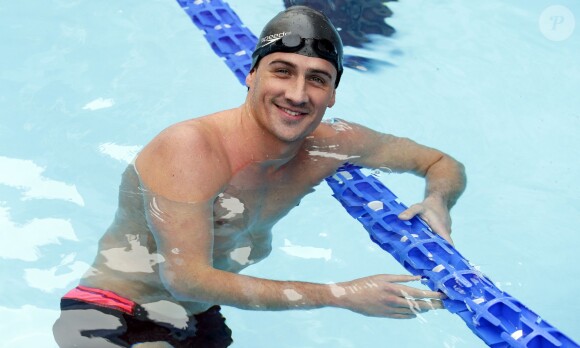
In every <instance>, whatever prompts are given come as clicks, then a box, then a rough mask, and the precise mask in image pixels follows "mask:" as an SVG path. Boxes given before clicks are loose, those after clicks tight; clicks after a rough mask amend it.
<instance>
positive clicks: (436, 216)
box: [399, 195, 453, 245]
mask: <svg viewBox="0 0 580 348" xmlns="http://www.w3.org/2000/svg"><path fill="white" fill-rule="evenodd" d="M416 215H419V217H420V218H421V219H423V221H425V222H426V223H427V225H429V227H431V229H432V230H433V232H435V233H437V234H438V235H440V236H441V237H442V238H443V239H445V240H446V241H448V242H449V243H451V245H453V240H451V216H450V215H449V209H448V208H447V204H445V202H443V200H442V199H440V198H438V197H437V196H433V195H432V196H429V197H427V198H425V200H424V201H423V202H421V203H418V204H414V205H412V206H410V207H409V208H408V209H407V210H405V211H404V212H402V213H401V214H399V219H401V220H411V219H412V218H413V217H414V216H416Z"/></svg>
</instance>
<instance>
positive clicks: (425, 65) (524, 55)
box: [0, 0, 580, 348]
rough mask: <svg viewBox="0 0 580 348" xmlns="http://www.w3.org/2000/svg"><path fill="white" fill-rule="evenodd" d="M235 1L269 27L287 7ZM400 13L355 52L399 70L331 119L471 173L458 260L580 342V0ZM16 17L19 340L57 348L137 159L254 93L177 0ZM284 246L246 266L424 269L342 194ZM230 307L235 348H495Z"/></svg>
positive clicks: (12, 228) (31, 6)
mask: <svg viewBox="0 0 580 348" xmlns="http://www.w3.org/2000/svg"><path fill="white" fill-rule="evenodd" d="M230 5H231V6H232V8H233V9H234V10H235V11H236V12H237V13H238V15H239V16H240V18H241V19H242V21H244V23H245V24H246V25H247V26H248V27H249V28H250V29H251V30H252V31H253V32H254V33H256V34H257V33H259V31H260V30H261V27H262V25H263V24H264V23H265V22H266V21H267V20H268V19H269V18H271V17H272V16H273V15H274V14H276V13H277V12H279V11H280V10H282V9H283V8H284V7H283V2H282V1H280V0H276V1H274V0H267V1H257V0H252V1H234V0H231V1H230ZM554 5H559V7H554ZM388 6H389V8H390V9H391V10H392V11H393V13H394V15H393V16H392V17H391V18H389V19H388V20H387V21H388V23H389V25H391V26H392V27H394V28H395V29H396V30H397V33H396V34H395V35H393V36H392V37H389V38H385V37H379V36H377V37H373V41H372V43H371V44H369V45H368V46H367V47H365V48H352V47H347V48H346V53H347V54H351V55H358V56H364V57H369V58H374V59H377V60H381V61H384V62H388V64H385V65H383V66H382V67H381V68H380V69H378V70H377V71H374V72H372V73H368V72H367V73H364V72H360V71H355V70H351V69H348V70H346V71H345V74H344V75H343V78H342V80H341V85H340V88H339V89H338V90H337V104H336V105H335V107H334V108H332V109H331V110H329V112H328V113H327V115H328V117H341V118H345V119H347V120H350V121H354V122H358V123H361V124H364V125H366V126H369V127H371V128H374V129H377V130H380V131H382V132H386V133H392V134H395V135H399V136H405V137H410V138H412V139H414V140H416V141H418V142H420V143H423V144H427V145H429V146H432V147H435V148H438V149H441V150H443V151H445V152H447V153H449V154H451V155H453V156H454V157H456V158H457V159H459V160H460V161H461V162H463V163H464V164H465V166H466V168H467V174H468V180H469V182H468V188H467V190H466V192H465V194H464V195H463V197H462V198H461V199H460V201H459V203H458V204H457V206H456V207H455V208H454V209H453V211H452V217H453V231H454V232H453V238H454V241H455V244H456V247H457V249H458V250H460V251H461V253H462V254H463V255H464V256H465V257H467V258H468V259H469V260H470V261H471V262H472V263H474V264H475V265H477V266H478V267H479V268H480V269H481V271H482V272H484V273H485V274H486V275H487V276H489V277H490V278H491V279H492V280H493V281H495V282H496V284H497V285H498V287H500V288H501V289H503V290H505V291H507V292H509V293H510V294H511V295H513V296H515V297H516V298H518V299H519V300H521V301H522V302H523V303H524V304H525V305H527V306H529V307H530V308H531V309H532V310H534V311H535V312H537V313H539V314H540V315H542V317H543V318H544V319H545V320H547V321H548V322H549V323H551V324H552V325H553V326H555V327H557V328H558V329H560V330H561V331H562V332H564V333H566V334H567V335H569V336H570V337H571V338H573V339H574V340H576V341H580V320H579V319H578V318H577V312H578V311H580V305H579V304H578V302H577V301H576V297H577V292H578V290H580V271H579V268H578V266H577V265H578V264H580V256H579V253H578V245H580V233H579V231H578V230H579V227H578V226H580V184H579V183H578V179H577V173H578V172H580V161H578V155H577V154H576V151H577V150H574V149H578V148H579V147H580V137H579V136H578V132H579V131H580V98H578V96H577V95H578V91H579V90H580V59H578V58H579V57H580V35H579V32H578V30H580V29H575V26H574V21H575V20H576V19H578V18H580V3H579V2H577V1H573V0H567V1H559V2H558V3H553V2H550V1H540V0H533V1H523V0H519V1H516V0H512V1H499V0H493V1H469V2H468V1H457V0H455V1H453V0H448V1H438V2H427V1H421V0H405V1H401V2H389V3H388ZM0 22H1V23H2V25H1V26H0V38H1V39H2V47H3V48H2V54H1V55H0V64H1V66H2V69H1V70H0V168H1V170H0V237H1V240H2V243H0V271H1V274H2V277H3V282H2V286H1V287H0V337H1V338H0V347H55V346H56V344H55V343H54V340H53V339H52V333H51V326H52V323H53V322H54V320H55V319H56V318H57V317H58V315H59V310H58V304H59V298H60V296H62V295H63V294H64V293H65V292H66V291H67V290H68V289H70V288H71V287H72V286H74V285H75V284H76V282H77V281H78V278H79V277H80V276H81V275H82V273H83V272H84V271H85V270H86V269H87V267H88V265H89V263H90V262H91V261H92V259H93V257H94V255H95V253H96V242H97V240H98V239H99V237H100V236H101V234H102V233H103V232H104V230H105V229H106V228H107V227H108V225H109V224H110V222H111V221H112V218H113V215H114V213H115V209H116V203H117V188H118V184H119V181H120V175H121V173H122V172H123V170H124V168H125V167H126V166H127V163H129V162H130V161H131V159H132V158H133V156H134V155H135V154H136V153H137V152H138V151H139V149H140V148H141V147H142V146H143V145H144V144H146V143H147V142H148V141H149V140H150V139H151V138H152V137H153V136H155V135H156V134H157V133H158V132H159V131H161V130H162V129H163V128H165V127H166V126H168V125H170V124H172V123H175V122H178V121H180V120H183V119H187V118H191V117H198V116H201V115H205V114H208V113H211V112H215V111H216V110H221V109H225V108H231V107H236V106H238V105H239V104H241V103H242V102H243V99H244V97H245V93H246V91H245V88H243V87H242V86H240V85H239V83H238V82H237V80H236V78H235V77H234V75H233V74H232V73H231V72H230V71H229V70H228V68H227V67H226V65H225V64H224V63H222V62H220V61H219V59H218V58H217V57H216V56H215V54H214V53H213V51H211V49H210V48H209V46H208V45H207V43H206V41H205V40H204V38H203V36H202V33H201V32H200V31H199V30H198V29H196V27H195V26H194V25H193V24H192V23H191V22H190V20H189V18H188V17H187V16H186V15H185V14H184V13H183V11H182V10H181V8H180V7H179V6H178V5H177V3H176V2H175V1H174V0H151V1H147V2H143V1H134V0H128V1H123V2H102V1H87V0H67V1H65V0H49V1H43V2H40V1H34V0H33V1H27V2H24V1H18V2H17V1H12V2H8V1H3V2H1V3H0ZM381 180H382V181H383V182H384V183H385V184H386V185H387V186H388V187H389V188H391V189H392V190H393V191H394V192H395V193H396V194H398V195H399V197H400V198H401V200H402V201H403V202H406V203H407V204H412V203H415V202H417V201H419V200H420V199H421V198H422V192H423V182H422V180H420V179H418V178H416V177H412V176H409V175H394V174H391V175H387V174H384V175H382V176H381ZM273 249H274V251H273V252H272V255H271V256H270V258H269V259H267V260H265V261H263V262H262V263H260V264H257V265H255V266H252V267H250V268H248V269H247V270H246V271H244V272H245V273H246V274H251V275H255V276H259V277H265V278H272V279H284V280H304V281H313V282H322V283H327V282H338V281H344V280H349V279H353V278H356V277H362V276H367V275H372V274H378V273H393V274H398V273H404V272H405V271H404V269H403V268H402V267H401V266H400V265H399V264H398V263H396V262H395V261H394V260H393V259H392V257H391V256H390V255H388V254H387V253H385V252H383V251H382V250H381V249H379V248H378V247H377V246H376V245H374V244H373V243H372V242H371V241H370V239H369V238H368V236H367V233H366V232H365V231H364V229H363V228H362V227H361V226H360V225H359V223H358V222H356V221H354V220H353V219H352V218H350V217H349V216H348V215H347V214H346V213H345V212H344V211H343V209H342V208H341V207H340V205H339V204H338V202H336V200H334V199H333V198H332V197H331V191H330V189H329V188H328V187H326V186H325V185H324V184H323V185H320V186H319V187H318V188H317V190H316V192H315V193H313V194H311V195H310V196H308V197H306V198H305V199H304V200H303V201H302V203H301V204H300V206H299V207H298V208H296V209H295V210H294V211H293V212H291V213H290V214H289V215H288V216H287V217H286V218H284V219H283V220H282V221H281V222H280V223H279V224H278V225H277V227H276V228H275V229H274V241H273ZM416 285H417V286H420V285H419V284H416ZM223 312H224V313H225V316H226V317H227V320H228V324H229V326H230V327H231V328H232V330H233V332H234V340H235V344H234V347H273V346H275V347H378V346H385V347H445V348H449V347H457V348H459V347H470V348H471V347H485V345H484V344H483V343H482V341H481V340H479V339H478V338H477V337H476V336H475V335H474V334H473V333H472V332H471V331H470V330H469V329H468V328H467V327H466V326H465V324H464V323H463V322H462V321H461V320H460V319H459V317H456V316H454V315H452V314H450V313H448V312H446V311H444V310H442V311H436V312H430V313H427V314H425V315H423V316H421V317H420V318H417V319H415V320H408V321H400V320H391V319H378V318H367V317H363V316H360V315H357V314H354V313H351V312H348V311H345V310H338V309H332V308H328V309H320V310H312V311H285V312H252V311H242V310H239V309H236V308H224V310H223Z"/></svg>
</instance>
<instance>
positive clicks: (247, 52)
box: [177, 0, 258, 86]
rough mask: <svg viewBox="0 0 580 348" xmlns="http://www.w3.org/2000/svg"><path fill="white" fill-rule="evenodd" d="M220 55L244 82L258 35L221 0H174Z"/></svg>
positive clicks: (241, 81)
mask: <svg viewBox="0 0 580 348" xmlns="http://www.w3.org/2000/svg"><path fill="white" fill-rule="evenodd" d="M177 2H178V3H179V5H180V6H181V7H182V8H183V10H184V11H185V12H186V13H187V14H188V15H189V17H190V18H191V20H192V21H193V23H194V24H195V25H196V26H197V27H198V28H199V29H201V30H202V31H203V32H204V33H205V39H206V40H207V41H208V43H209V44H210V46H211V48H212V49H213V51H214V52H215V54H217V55H218V56H219V57H222V58H223V59H224V60H225V63H226V65H227V66H228V68H230V70H231V71H232V72H233V73H234V74H235V75H236V77H237V78H238V81H240V83H241V84H242V85H244V86H245V85H246V75H247V74H248V73H249V72H250V67H251V66H252V52H253V51H254V48H255V47H256V43H257V42H258V38H257V37H256V36H255V35H254V34H252V32H251V31H250V30H249V29H248V28H246V27H245V26H244V25H243V24H242V21H241V20H240V18H239V17H238V15H237V14H236V13H235V12H234V10H232V9H231V7H230V6H229V5H228V4H227V3H226V2H224V1H221V0H195V1H194V0H177Z"/></svg>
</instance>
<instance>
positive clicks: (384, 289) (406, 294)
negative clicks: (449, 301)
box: [331, 274, 446, 319]
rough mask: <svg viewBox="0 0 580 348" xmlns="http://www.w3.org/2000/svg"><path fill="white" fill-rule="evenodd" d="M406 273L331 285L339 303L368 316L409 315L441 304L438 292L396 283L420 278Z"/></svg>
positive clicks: (437, 307)
mask: <svg viewBox="0 0 580 348" xmlns="http://www.w3.org/2000/svg"><path fill="white" fill-rule="evenodd" d="M420 279H421V277H418V276H417V277H416V276H410V275H388V274H380V275H375V276H370V277H365V278H360V279H356V280H352V281H349V282H344V283H338V284H335V285H331V291H332V293H333V294H334V295H335V297H337V298H338V299H339V307H342V308H346V309H349V310H351V311H353V312H356V313H360V314H363V315H366V316H370V317H387V318H395V319H411V318H415V317H416V316H417V314H420V313H424V312H427V311H429V310H432V309H440V308H443V304H442V302H441V299H445V298H446V296H445V295H444V294H442V293H440V292H434V291H429V290H421V289H417V288H413V287H410V286H406V285H402V284H397V283H398V282H410V281H416V280H420Z"/></svg>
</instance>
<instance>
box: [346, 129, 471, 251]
mask: <svg viewBox="0 0 580 348" xmlns="http://www.w3.org/2000/svg"><path fill="white" fill-rule="evenodd" d="M347 125H348V127H347V130H345V131H344V132H345V133H346V134H343V135H342V139H343V141H345V142H344V143H343V144H344V146H346V147H348V148H349V149H348V150H349V151H348V152H349V153H350V154H352V155H356V157H354V158H353V159H352V160H350V162H351V163H353V164H357V165H360V166H362V167H366V168H378V169H382V170H387V169H388V170H390V171H392V172H397V173H403V172H410V173H413V174H416V175H418V176H421V177H424V178H425V180H426V187H425V198H424V200H423V201H422V202H420V203H417V204H414V205H412V206H410V207H409V208H408V209H407V210H405V211H404V212H402V213H401V214H400V215H399V218H400V219H402V220H410V219H411V218H413V217H414V216H416V215H419V216H420V217H421V218H422V219H423V220H424V221H425V222H426V223H427V224H428V225H429V226H430V227H431V229H432V230H433V231H434V232H436V233H438V234H439V235H440V236H441V237H443V238H445V239H446V240H447V241H448V242H450V243H453V242H452V240H451V217H450V214H449V211H450V209H451V207H453V205H454V204H455V203H456V202H457V199H458V198H459V196H460V195H461V194H462V193H463V191H464V189H465V185H466V176H465V169H464V166H463V165H462V164H461V163H460V162H458V161H457V160H455V159H454V158H452V157H451V156H449V155H447V154H445V153H443V152H441V151H439V150H436V149H433V148H430V147H427V146H424V145H421V144H418V143H416V142H414V141H412V140H410V139H408V138H400V137H396V136H393V135H389V134H383V133H379V132H376V131H373V130H371V129H369V128H366V127H363V126H360V125H357V124H351V123H347ZM345 135H346V136H345ZM341 142H342V141H341Z"/></svg>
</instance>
